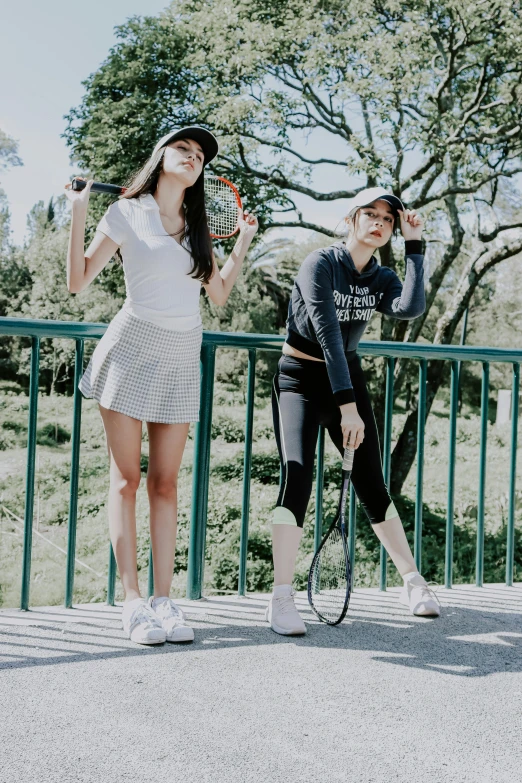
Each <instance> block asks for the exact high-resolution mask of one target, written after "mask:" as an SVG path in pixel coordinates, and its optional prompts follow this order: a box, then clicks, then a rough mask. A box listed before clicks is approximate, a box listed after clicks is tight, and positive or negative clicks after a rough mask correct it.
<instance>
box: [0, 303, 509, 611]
mask: <svg viewBox="0 0 522 783" xmlns="http://www.w3.org/2000/svg"><path fill="white" fill-rule="evenodd" d="M106 328H107V326H106V325H105V324H93V323H74V322H62V321H42V320H30V319H21V318H0V334H3V335H19V336H25V337H29V338H31V370H30V385H29V422H28V442H27V466H26V485H25V512H24V543H23V559H22V586H21V596H20V606H21V608H22V609H25V610H27V609H28V608H29V594H30V578H31V550H32V534H33V505H34V483H35V456H36V430H37V414H38V376H39V361H40V341H41V340H42V339H44V338H69V339H72V340H75V343H76V353H75V372H74V376H75V392H74V401H73V428H72V439H71V472H70V505H69V519H68V541H67V564H66V575H65V605H66V606H71V605H72V601H73V590H74V563H75V553H76V521H77V503H78V476H79V462H80V431H81V410H82V395H81V393H80V392H79V391H78V380H79V378H80V376H81V373H82V370H83V353H84V341H85V340H90V339H99V338H100V337H102V335H103V334H104V332H105V330H106ZM283 340H284V338H283V337H282V336H280V335H256V334H234V333H227V332H205V333H204V336H203V346H202V350H201V370H202V372H201V414H200V421H199V423H198V424H197V425H196V428H195V438H194V463H193V484H192V508H191V519H190V540H189V554H188V569H187V596H188V597H189V598H191V599H198V598H201V595H202V585H203V581H204V566H205V541H206V520H207V506H208V487H209V478H210V450H211V426H212V404H213V391H214V371H215V361H216V350H217V349H218V348H220V347H221V348H235V349H238V350H246V351H248V377H247V399H246V421H245V451H244V462H243V493H242V512H241V534H240V553H239V579H238V592H239V595H244V594H245V591H246V582H247V557H248V528H249V510H250V483H251V482H250V476H251V460H252V440H253V417H254V390H255V369H256V357H257V354H258V352H259V351H265V350H268V351H280V350H281V346H282V344H283ZM359 353H360V354H362V355H366V356H379V357H384V359H385V361H386V390H385V418H384V442H383V471H384V475H385V477H386V479H387V481H389V477H390V468H391V444H392V422H393V402H394V388H393V380H394V370H395V363H396V360H398V359H399V360H404V359H407V360H414V361H418V363H419V394H418V431H417V460H416V494H415V530H414V556H415V561H416V563H417V566H418V567H419V569H420V568H421V563H422V501H423V472H424V434H425V421H426V382H427V366H428V361H449V362H450V363H451V364H450V366H451V378H450V411H449V414H450V415H449V453H448V490H447V516H446V547H445V568H444V572H445V586H446V587H448V588H449V587H451V586H452V580H453V535H454V498H455V461H456V436H457V417H458V396H459V365H460V363H461V362H463V361H472V362H480V363H481V364H482V401H481V425H480V459H479V481H478V512H477V545H476V584H477V585H478V586H482V584H483V581H484V516H485V488H486V464H487V463H486V450H487V422H488V418H487V417H488V394H489V365H490V363H491V362H500V363H508V364H511V365H512V375H513V381H512V411H511V444H510V465H509V493H508V523H507V541H506V577H505V578H506V584H507V585H512V584H513V576H514V555H515V553H514V542H515V502H516V495H515V488H516V470H517V445H518V443H517V437H518V419H519V393H520V362H522V350H508V349H500V348H478V347H473V346H447V345H429V344H426V345H424V344H417V343H390V342H363V343H361V344H360V346H359ZM323 471H324V430H323V429H322V428H321V430H320V432H319V438H318V443H317V473H316V478H317V481H316V496H315V535H314V544H315V547H317V546H318V545H319V542H320V540H321V532H322V531H321V525H322V496H323ZM356 522H357V506H356V498H355V494H354V491H353V488H352V489H351V503H350V514H349V538H350V556H351V559H352V568H353V564H354V553H355V540H356ZM386 571H387V556H386V552H385V550H384V549H383V548H381V560H380V580H379V582H380V587H381V589H382V590H385V589H386V582H387V573H386ZM153 573H154V572H153V562H152V553H151V554H150V556H149V575H148V589H149V593H152V590H153ZM115 582H116V562H115V559H114V553H113V551H112V547H109V564H108V584H107V602H108V603H109V604H113V603H114V595H115Z"/></svg>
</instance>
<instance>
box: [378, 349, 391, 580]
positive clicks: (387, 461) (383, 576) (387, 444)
mask: <svg viewBox="0 0 522 783" xmlns="http://www.w3.org/2000/svg"><path fill="white" fill-rule="evenodd" d="M394 370H395V359H393V358H391V357H388V358H387V359H386V398H385V408H384V444H383V447H384V448H383V460H382V471H383V473H384V480H385V482H386V486H387V487H388V488H389V486H390V468H391V439H392V418H393V373H394ZM387 565H388V553H387V552H386V549H385V548H384V547H383V545H382V544H381V556H380V575H379V590H386V581H387Z"/></svg>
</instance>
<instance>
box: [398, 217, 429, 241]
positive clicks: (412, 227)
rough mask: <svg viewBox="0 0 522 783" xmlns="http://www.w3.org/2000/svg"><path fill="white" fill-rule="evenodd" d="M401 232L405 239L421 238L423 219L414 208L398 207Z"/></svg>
mask: <svg viewBox="0 0 522 783" xmlns="http://www.w3.org/2000/svg"><path fill="white" fill-rule="evenodd" d="M399 216H400V219H401V233H402V236H403V237H404V239H405V240H408V239H421V237H422V229H423V228H424V221H423V219H422V218H421V216H420V215H419V214H418V213H417V212H415V210H414V209H405V210H404V212H403V211H402V209H399Z"/></svg>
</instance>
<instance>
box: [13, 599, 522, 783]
mask: <svg viewBox="0 0 522 783" xmlns="http://www.w3.org/2000/svg"><path fill="white" fill-rule="evenodd" d="M439 596H440V597H441V600H442V604H443V616H442V617H441V618H440V619H438V620H427V619H421V618H414V617H411V616H410V615H409V614H408V613H407V611H406V610H405V609H404V608H403V607H400V606H399V605H398V604H397V600H396V599H397V589H391V590H389V591H388V592H387V593H380V592H378V591H377V590H356V591H355V592H354V594H353V597H352V602H351V605H350V609H349V613H348V618H347V620H346V621H345V622H344V623H343V624H342V625H341V626H340V627H337V628H329V627H327V626H324V625H322V624H320V623H318V622H317V621H316V620H315V618H314V617H313V615H311V613H310V611H309V609H308V605H307V603H306V598H305V596H304V595H300V597H299V606H300V609H302V611H303V616H304V617H305V620H306V622H307V623H308V629H309V631H308V635H307V636H306V637H304V638H302V639H298V638H294V639H291V638H283V637H279V636H277V635H276V634H274V633H273V632H272V631H270V630H269V629H268V628H267V626H266V625H265V622H264V619H263V615H264V608H265V606H266V600H267V597H266V596H249V597H248V598H245V599H237V598H235V597H230V596H226V597H214V598H211V599H210V600H206V601H201V602H190V601H180V602H179V603H180V604H181V605H182V606H183V607H184V609H185V611H186V613H187V616H188V619H189V620H190V622H191V623H192V624H193V625H194V627H195V628H196V629H197V630H196V641H195V643H194V644H192V645H188V646H187V645H183V646H182V645H165V646H162V647H157V648H143V647H138V646H135V645H133V644H132V643H131V642H130V641H129V640H127V639H125V638H124V636H123V633H122V630H121V625H120V621H119V609H118V608H115V607H106V606H103V605H100V604H89V605H84V606H78V607H75V608H74V609H71V610H65V609H63V608H60V607H46V608H41V609H35V610H33V611H31V612H28V613H26V612H19V611H16V610H1V611H0V694H1V700H0V712H1V713H2V719H1V721H0V781H1V783H4V782H5V783H7V782H8V783H15V781H16V783H29V782H30V783H33V782H35V783H36V781H38V783H68V782H69V781H74V782H75V783H76V782H77V781H78V782H79V781H81V782H82V783H83V782H84V781H85V783H87V782H88V783H105V781H107V782H108V781H111V783H113V782H114V783H119V782H120V781H122V782H123V781H125V782H126V783H127V781H139V783H149V781H157V780H159V779H165V780H168V781H178V780H180V781H181V780H183V781H184V780H194V781H198V783H236V782H237V783H247V782H248V783H250V781H252V782H253V781H255V782H256V783H257V782H261V781H274V782H275V783H279V781H284V783H308V782H309V781H310V783H312V781H313V783H317V782H318V781H324V782H325V783H337V781H343V783H344V781H351V782H353V783H388V782H389V781H408V782H409V781H428V783H432V781H433V783H446V781H448V782H449V781H451V783H454V782H455V783H457V781H458V783H479V781H480V782H481V781H488V783H507V782H508V781H509V782H510V783H512V781H516V780H520V777H521V776H520V769H521V768H522V751H521V742H520V737H521V736H522V718H521V715H522V655H521V653H522V585H520V584H519V585H517V586H516V587H513V588H506V587H504V586H502V585H488V586H486V587H485V588H481V589H478V588H474V587H467V586H459V587H456V588H454V589H453V590H439ZM517 769H518V770H519V772H518V773H517V771H516V770H517Z"/></svg>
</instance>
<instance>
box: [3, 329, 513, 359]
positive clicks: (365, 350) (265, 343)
mask: <svg viewBox="0 0 522 783" xmlns="http://www.w3.org/2000/svg"><path fill="white" fill-rule="evenodd" d="M107 326H108V324H103V323H89V322H83V321H52V320H46V319H41V318H5V317H0V334H3V335H19V336H25V337H39V338H41V339H42V338H46V337H51V338H52V337H55V338H56V337H62V338H70V339H72V340H78V339H79V340H89V339H99V338H100V337H103V335H104V333H105V331H106V329H107ZM284 341H285V335H283V334H255V333H251V332H212V331H204V332H203V343H204V344H206V345H214V346H219V347H221V348H258V349H260V350H267V351H277V350H279V349H280V348H281V346H282V345H283V343H284ZM358 352H359V353H361V354H363V355H365V356H384V357H388V358H394V359H426V360H428V361H429V360H430V359H436V360H439V361H440V360H448V361H452V360H453V361H455V360H456V361H468V362H469V361H472V362H473V361H476V362H506V363H508V364H513V363H522V348H520V349H516V348H491V347H489V346H476V345H439V344H433V343H408V342H404V343H400V342H391V341H384V340H382V341H381V340H364V341H363V342H361V343H359V347H358Z"/></svg>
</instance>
